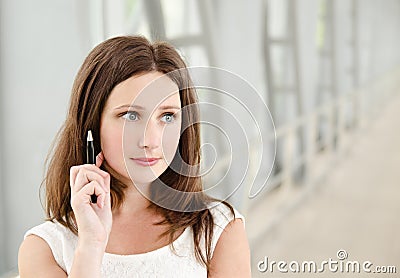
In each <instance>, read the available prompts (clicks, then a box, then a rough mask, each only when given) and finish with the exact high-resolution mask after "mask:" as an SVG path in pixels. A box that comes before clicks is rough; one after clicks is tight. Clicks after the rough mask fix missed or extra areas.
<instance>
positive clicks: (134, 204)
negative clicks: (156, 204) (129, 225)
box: [115, 182, 151, 216]
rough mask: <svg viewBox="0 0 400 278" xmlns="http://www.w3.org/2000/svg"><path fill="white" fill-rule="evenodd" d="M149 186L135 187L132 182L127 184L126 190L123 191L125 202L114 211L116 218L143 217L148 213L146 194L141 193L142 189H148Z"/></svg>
mask: <svg viewBox="0 0 400 278" xmlns="http://www.w3.org/2000/svg"><path fill="white" fill-rule="evenodd" d="M149 187H150V184H148V185H140V186H136V185H134V184H133V183H132V182H130V183H128V188H126V189H125V191H124V193H125V200H124V202H123V204H122V205H121V207H120V208H118V210H117V211H115V214H116V216H117V215H118V216H123V215H132V214H135V215H143V214H145V213H148V212H149V209H148V207H149V205H150V204H151V201H149V200H148V199H147V198H146V196H149V195H148V192H147V191H146V192H143V190H144V189H147V190H148V189H149Z"/></svg>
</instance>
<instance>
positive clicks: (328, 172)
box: [0, 0, 400, 277]
mask: <svg viewBox="0 0 400 278" xmlns="http://www.w3.org/2000/svg"><path fill="white" fill-rule="evenodd" d="M0 30H1V32H0V42H1V45H0V78H1V80H0V277H14V276H16V275H17V254H18V247H19V244H20V243H21V241H22V240H23V235H24V233H25V231H26V230H28V229H29V228H30V227H33V226H35V225H37V224H40V223H41V222H42V221H43V219H44V213H43V208H42V205H41V203H40V201H39V186H40V184H41V181H42V178H43V174H44V160H45V157H46V154H47V152H48V149H49V147H50V145H51V143H52V140H53V138H54V136H55V134H56V132H57V131H58V129H59V128H60V126H61V125H62V123H63V121H64V119H65V115H66V111H67V108H68V101H69V94H70V90H71V87H72V82H73V79H74V77H75V74H76V72H77V70H78V68H79V66H80V65H81V63H82V62H83V59H84V58H85V56H86V55H87V54H88V52H89V51H90V50H91V49H92V48H93V47H94V46H95V45H97V44H98V43H100V42H101V41H103V40H104V39H107V38H110V37H113V36H116V35H123V34H141V35H144V36H146V37H147V38H149V39H150V40H152V41H155V40H167V41H169V42H171V43H172V44H173V45H174V46H176V47H177V48H178V49H179V50H180V52H181V53H182V56H183V57H184V59H185V60H186V62H187V64H188V65H189V66H212V67H218V68H222V69H225V70H228V71H230V72H232V73H235V74H236V75H238V76H240V77H241V78H243V80H246V81H247V82H248V83H249V84H251V86H252V88H253V89H254V90H255V91H256V92H257V94H258V96H259V97H260V99H262V100H263V101H264V102H265V103H266V104H267V105H268V108H269V111H270V113H271V115H272V118H273V120H274V123H275V128H276V132H274V131H273V130H271V129H270V128H264V127H263V125H262V123H259V124H260V125H261V130H263V132H267V133H268V134H269V135H270V136H269V137H268V138H270V139H269V140H265V141H263V144H264V145H263V146H262V147H263V148H264V150H268V153H269V156H270V159H271V160H273V159H274V158H275V161H274V164H273V167H270V166H268V165H261V166H262V167H261V168H260V167H259V168H254V167H255V166H252V165H250V168H249V175H250V176H251V175H253V176H254V175H255V174H254V173H257V171H259V172H260V173H264V174H265V175H264V177H268V176H269V178H268V181H267V184H266V186H263V185H264V182H265V178H264V180H257V179H255V180H252V179H251V177H246V179H245V180H244V182H243V184H242V185H241V187H240V189H239V190H237V191H235V194H233V195H232V196H230V198H229V199H228V200H229V201H231V202H232V204H233V205H234V206H235V207H236V208H237V209H238V210H239V211H240V212H242V213H243V214H244V215H245V217H246V230H247V233H248V237H249V242H250V247H251V256H252V258H251V259H252V275H253V277H265V276H272V277H292V276H296V277H306V276H307V277H308V276H312V275H316V276H321V277H322V276H323V277H338V276H341V275H343V274H341V273H332V272H328V271H325V272H324V273H319V274H310V273H293V271H290V270H289V271H288V273H280V272H279V271H277V270H276V266H275V269H274V270H273V271H271V268H268V269H267V270H266V271H265V272H262V271H260V270H259V269H258V268H260V266H262V267H264V268H265V263H264V264H260V261H264V262H265V259H266V258H268V261H269V262H271V261H286V262H287V263H288V264H289V263H290V262H291V261H298V262H299V263H300V264H301V262H302V261H310V260H313V261H315V262H316V263H317V265H319V264H320V262H322V261H324V260H329V258H332V259H334V260H339V259H338V254H337V252H338V251H339V250H344V251H346V253H347V254H348V260H352V261H359V262H363V261H370V262H372V263H373V266H372V267H371V269H372V270H374V267H375V266H388V267H389V266H395V267H397V273H399V272H400V264H399V261H400V237H399V235H400V218H399V212H400V186H399V185H400V183H399V181H400V171H399V169H400V95H399V90H400V51H399V50H398V49H399V45H400V33H399V30H400V1H399V0H251V1H244V0H235V1H228V0H218V1H212V0H168V1H167V0H72V1H71V0H69V1H66V0H36V1H28V0H0ZM243 94H246V92H243ZM199 97H200V99H207V101H209V102H213V103H217V104H219V105H222V106H224V107H226V108H227V109H228V110H230V111H231V112H232V113H234V114H235V115H236V116H237V117H239V116H240V113H242V112H238V113H236V112H235V110H234V109H233V108H232V107H233V106H230V104H229V103H228V101H227V103H225V102H224V99H223V98H220V97H219V96H218V95H217V94H215V95H213V94H208V95H206V94H204V96H203V95H201V94H200V95H199ZM230 107H231V108H230ZM260 109H262V103H260ZM255 110H256V109H255ZM252 112H254V113H257V111H252ZM214 117H216V118H218V117H219V115H218V114H215V115H214ZM202 136H203V140H204V141H207V142H210V143H212V144H214V145H215V148H216V151H217V164H216V166H217V167H215V170H213V174H212V175H210V176H209V177H208V181H209V182H212V181H213V179H214V178H215V177H217V176H218V175H222V174H223V173H225V172H226V171H227V168H228V167H233V170H235V167H241V166H240V165H237V163H236V164H235V163H233V164H232V165H231V164H229V163H227V161H228V160H229V159H227V158H229V156H230V154H229V148H227V147H226V146H225V145H224V141H223V140H222V139H221V138H222V136H220V134H219V133H218V132H217V131H216V130H213V129H211V128H207V129H205V130H203V134H202ZM256 139H257V138H250V141H251V140H256ZM275 141H276V145H275V144H274V143H275ZM275 146H276V157H275V155H274V154H275ZM258 147H260V146H258V145H253V146H250V150H251V152H250V160H251V159H252V156H253V155H254V153H257V148H258ZM252 167H253V168H252ZM233 172H234V171H233ZM238 178H239V177H236V176H235V175H231V176H228V177H227V179H226V180H224V184H223V188H221V190H222V191H229V192H230V191H233V188H232V185H233V184H234V183H235V181H237V179H238ZM249 181H252V182H249ZM253 181H254V182H253ZM252 187H253V190H254V188H256V190H255V191H257V194H253V196H249V190H250V188H252ZM250 195H251V194H250ZM254 195H255V196H254ZM286 269H288V266H286ZM387 269H389V268H386V270H387ZM392 269H393V268H392ZM264 270H265V269H264ZM387 272H388V271H387ZM350 275H351V274H350ZM354 275H355V274H354ZM386 275H387V277H398V276H396V275H398V274H386ZM372 276H373V275H372ZM372 276H371V277H372ZM381 276H383V277H386V276H385V275H384V274H379V277H381Z"/></svg>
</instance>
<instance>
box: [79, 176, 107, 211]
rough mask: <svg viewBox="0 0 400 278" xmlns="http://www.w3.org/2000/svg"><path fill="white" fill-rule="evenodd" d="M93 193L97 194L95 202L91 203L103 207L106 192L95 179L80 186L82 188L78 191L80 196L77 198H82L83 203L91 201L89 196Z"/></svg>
mask: <svg viewBox="0 0 400 278" xmlns="http://www.w3.org/2000/svg"><path fill="white" fill-rule="evenodd" d="M93 194H94V195H96V196H97V203H96V204H93V205H97V206H98V207H99V208H103V207H104V200H105V198H106V194H107V193H106V192H105V191H104V189H103V187H102V186H101V185H100V184H99V183H98V182H97V181H91V182H90V183H88V184H87V185H86V186H84V187H82V189H81V190H80V191H79V192H78V196H80V197H78V198H79V199H81V200H82V199H83V200H84V202H85V203H91V196H92V195H93Z"/></svg>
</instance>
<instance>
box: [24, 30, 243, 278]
mask: <svg viewBox="0 0 400 278" xmlns="http://www.w3.org/2000/svg"><path fill="white" fill-rule="evenodd" d="M185 67H186V66H185V63H184V62H183V60H182V59H181V57H180V56H179V54H178V53H177V51H176V50H175V49H174V48H173V47H172V46H170V45H169V44H167V43H163V42H160V43H155V44H151V43H150V42H149V41H147V40H146V39H145V38H143V37H138V36H125V37H116V38H112V39H109V40H107V41H105V42H103V43H101V44H100V45H98V46H97V47H95V48H94V49H93V50H92V51H91V53H90V54H89V55H88V57H87V58H86V60H85V61H84V63H83V65H82V67H81V68H80V70H79V72H78V74H77V77H76V79H75V82H74V86H73V89H72V95H71V102H70V108H69V112H68V116H67V119H66V121H65V124H64V126H63V127H62V129H61V131H60V133H59V136H58V140H57V141H56V142H57V143H56V145H55V147H54V149H53V153H52V156H51V159H50V162H49V164H48V170H47V173H46V177H45V180H44V184H45V187H46V213H47V217H48V220H49V221H46V222H45V223H43V224H41V225H39V226H36V227H34V228H33V229H31V230H29V231H28V232H27V233H26V235H25V239H24V241H23V242H22V244H21V247H20V251H19V271H20V276H21V277H67V276H68V277H206V276H208V277H250V252H249V247H248V242H247V239H246V235H245V231H244V219H243V216H242V215H240V214H239V213H238V212H237V211H236V210H234V209H233V208H232V207H231V206H230V205H229V204H228V203H226V202H216V200H215V199H212V198H210V197H208V196H207V195H206V194H204V193H203V192H202V184H201V179H200V177H199V175H198V172H199V171H198V168H196V166H197V165H199V162H200V132H199V131H200V130H199V125H198V119H199V115H198V107H197V105H196V103H197V98H196V93H195V91H194V89H193V88H192V87H190V85H191V81H190V77H189V74H188V72H187V70H186V69H185ZM89 130H91V132H92V133H93V138H94V140H93V141H94V148H95V150H96V153H98V155H97V157H96V164H95V165H89V164H85V162H86V145H85V141H86V136H87V134H88V131H89ZM172 166H173V167H172ZM176 169H178V171H177V170H176ZM163 185H164V187H163ZM162 188H167V189H168V190H162ZM181 193H187V194H181ZM92 195H96V196H97V202H92V201H91V197H92ZM200 208H201V209H200Z"/></svg>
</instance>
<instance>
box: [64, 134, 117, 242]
mask: <svg viewBox="0 0 400 278" xmlns="http://www.w3.org/2000/svg"><path fill="white" fill-rule="evenodd" d="M89 137H91V139H92V140H91V141H89V142H88V146H89V147H88V149H87V157H88V162H94V160H95V164H94V163H93V164H92V163H88V164H83V165H77V166H73V167H71V169H70V186H71V206H72V209H73V211H74V216H75V219H76V222H77V226H78V231H79V242H80V244H83V245H85V246H91V247H93V244H95V245H96V247H97V248H98V247H99V245H100V247H101V248H104V249H105V246H106V245H107V241H108V235H109V233H110V231H111V226H112V213H111V197H110V175H109V174H108V173H107V172H105V171H103V170H101V169H100V168H99V167H100V166H101V164H102V163H103V161H104V156H103V153H102V152H100V153H99V154H98V155H97V157H96V158H94V151H92V150H93V148H92V147H90V146H93V137H92V136H88V139H89ZM90 142H91V143H90ZM92 152H93V156H91V154H92ZM91 159H93V160H91ZM93 195H95V196H96V199H97V200H96V201H97V202H96V203H94V202H92V196H93Z"/></svg>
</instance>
